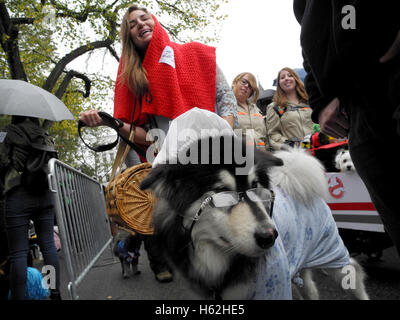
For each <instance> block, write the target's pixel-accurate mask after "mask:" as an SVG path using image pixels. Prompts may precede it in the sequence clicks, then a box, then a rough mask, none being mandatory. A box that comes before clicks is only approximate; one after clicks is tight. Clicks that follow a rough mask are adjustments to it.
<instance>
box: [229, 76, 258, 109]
mask: <svg viewBox="0 0 400 320" xmlns="http://www.w3.org/2000/svg"><path fill="white" fill-rule="evenodd" d="M245 75H247V76H248V78H249V83H250V86H251V88H250V89H251V90H252V91H253V92H252V94H251V96H250V97H249V99H250V98H251V100H250V102H251V103H256V101H257V99H258V96H259V95H260V90H259V89H258V85H257V80H256V77H255V76H254V75H253V74H252V73H250V72H242V73H240V74H238V75H237V76H236V77H235V79H233V81H232V90H233V93H234V94H235V96H236V93H235V91H236V90H235V88H234V87H236V84H237V83H238V81H239V80H240V79H241V78H243V77H244V76H245Z"/></svg>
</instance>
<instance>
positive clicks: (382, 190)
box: [347, 75, 400, 255]
mask: <svg viewBox="0 0 400 320" xmlns="http://www.w3.org/2000/svg"><path fill="white" fill-rule="evenodd" d="M384 79H390V77H387V76H386V77H385V75H382V76H381V77H379V79H375V80H376V81H379V83H377V84H376V87H374V88H371V90H369V92H367V91H365V94H363V95H359V96H357V97H354V98H353V99H352V100H351V101H349V103H348V105H347V107H348V111H349V112H350V121H351V129H350V135H349V150H350V154H351V157H352V160H353V163H354V165H355V167H356V170H357V172H358V174H359V175H360V177H361V179H362V180H363V182H364V184H365V186H366V187H367V189H368V191H369V194H370V196H371V199H372V202H373V204H374V206H375V208H376V209H377V211H378V213H379V215H380V217H381V219H382V222H383V224H384V226H385V229H386V231H387V233H388V234H389V236H390V237H391V238H392V240H393V242H394V245H395V246H396V249H397V251H398V253H399V255H400V210H399V208H400V206H399V202H398V198H399V195H398V187H397V185H398V183H399V181H400V168H399V163H400V155H399V152H398V150H400V136H398V135H397V134H396V122H395V121H394V120H393V119H392V114H393V112H394V110H395V109H396V106H397V104H398V101H395V100H393V99H392V95H389V94H388V92H392V88H393V86H396V84H395V83H393V81H390V80H386V81H385V80H384ZM385 82H386V83H385ZM388 88H390V89H388ZM388 90H390V91H388ZM388 97H390V98H388Z"/></svg>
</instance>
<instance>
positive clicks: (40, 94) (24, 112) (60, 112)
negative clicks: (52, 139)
mask: <svg viewBox="0 0 400 320" xmlns="http://www.w3.org/2000/svg"><path fill="white" fill-rule="evenodd" d="M0 114H8V115H14V116H28V117H34V118H41V119H47V120H51V121H61V120H74V116H73V115H72V113H71V112H70V111H69V110H68V108H67V106H66V105H65V104H64V103H63V102H62V101H61V100H60V99H58V98H57V97H56V96H55V95H53V94H51V93H50V92H48V91H46V90H44V89H42V88H39V87H37V86H35V85H33V84H30V83H28V82H25V81H21V80H9V79H0Z"/></svg>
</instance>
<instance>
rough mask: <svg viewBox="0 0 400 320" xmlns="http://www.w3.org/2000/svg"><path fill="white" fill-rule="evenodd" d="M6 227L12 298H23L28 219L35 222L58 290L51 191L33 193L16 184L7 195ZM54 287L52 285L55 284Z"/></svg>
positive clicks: (46, 260)
mask: <svg viewBox="0 0 400 320" xmlns="http://www.w3.org/2000/svg"><path fill="white" fill-rule="evenodd" d="M5 215H6V230H7V238H8V244H9V252H10V287H11V298H12V299H24V296H25V286H26V277H27V257H28V251H29V239H28V228H29V220H32V221H33V222H34V225H35V231H36V234H37V237H38V242H39V246H40V250H41V252H42V254H43V259H44V264H45V265H50V266H53V267H54V271H55V280H56V283H55V284H51V283H50V285H52V286H53V288H52V289H57V290H58V289H59V284H60V276H59V260H58V255H57V250H56V247H55V243H54V235H53V234H54V231H53V226H54V206H53V201H52V197H51V193H50V191H47V192H45V193H44V195H42V196H33V195H31V194H29V193H28V192H26V190H25V189H24V188H23V187H21V186H19V187H16V188H14V189H12V190H11V191H9V192H8V193H7V194H6V201H5ZM54 286H55V287H54Z"/></svg>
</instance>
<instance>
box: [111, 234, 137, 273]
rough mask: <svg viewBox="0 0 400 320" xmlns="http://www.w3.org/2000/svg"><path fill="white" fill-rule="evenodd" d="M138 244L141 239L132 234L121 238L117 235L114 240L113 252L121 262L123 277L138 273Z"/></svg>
mask: <svg viewBox="0 0 400 320" xmlns="http://www.w3.org/2000/svg"><path fill="white" fill-rule="evenodd" d="M140 245H141V240H139V239H138V238H137V237H135V236H134V235H128V236H126V237H124V238H123V239H119V238H118V237H117V239H116V241H115V244H114V248H113V252H114V255H115V256H116V257H117V258H119V261H120V262H121V269H122V276H123V277H124V278H125V279H126V278H129V277H130V276H131V275H132V274H133V275H138V274H140V270H138V263H139V256H140V253H139V250H140Z"/></svg>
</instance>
